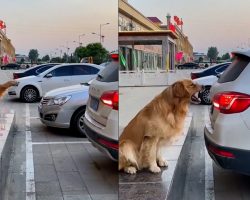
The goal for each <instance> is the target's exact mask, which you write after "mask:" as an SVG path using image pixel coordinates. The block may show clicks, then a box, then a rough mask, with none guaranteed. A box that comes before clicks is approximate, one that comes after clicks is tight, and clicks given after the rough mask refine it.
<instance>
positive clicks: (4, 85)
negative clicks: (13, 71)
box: [0, 81, 17, 97]
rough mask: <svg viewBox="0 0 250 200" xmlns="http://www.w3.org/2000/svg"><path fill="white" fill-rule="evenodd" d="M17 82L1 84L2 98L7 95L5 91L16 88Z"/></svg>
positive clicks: (0, 92) (0, 94)
mask: <svg viewBox="0 0 250 200" xmlns="http://www.w3.org/2000/svg"><path fill="white" fill-rule="evenodd" d="M16 85H17V82H16V81H7V82H5V83H4V84H0V97H2V96H3V95H4V93H5V91H6V90H7V89H8V88H10V87H12V86H16Z"/></svg>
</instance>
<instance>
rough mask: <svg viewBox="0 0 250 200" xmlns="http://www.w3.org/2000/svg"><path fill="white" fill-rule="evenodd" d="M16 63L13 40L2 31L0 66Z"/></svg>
mask: <svg viewBox="0 0 250 200" xmlns="http://www.w3.org/2000/svg"><path fill="white" fill-rule="evenodd" d="M15 61H16V60H15V48H14V46H13V45H12V43H11V40H10V39H9V38H8V37H7V36H6V34H5V33H4V32H3V31H2V30H0V65H1V64H7V63H12V62H15Z"/></svg>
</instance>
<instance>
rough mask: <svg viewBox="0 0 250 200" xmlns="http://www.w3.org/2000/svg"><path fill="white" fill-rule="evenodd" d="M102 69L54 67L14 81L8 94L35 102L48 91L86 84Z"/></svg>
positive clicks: (89, 65) (78, 64)
mask: <svg viewBox="0 0 250 200" xmlns="http://www.w3.org/2000/svg"><path fill="white" fill-rule="evenodd" d="M102 69H103V67H102V66H99V65H95V64H89V63H74V64H73V63H72V64H62V65H56V66H54V67H52V68H50V69H48V70H46V71H44V72H42V73H40V74H39V75H37V76H27V77H23V78H19V79H16V81H17V83H18V85H17V86H16V87H11V88H10V89H9V91H8V93H9V95H11V96H14V97H17V98H20V99H21V100H23V101H24V102H28V103H31V102H35V101H37V100H38V99H39V98H41V97H43V96H44V94H45V93H47V92H49V91H50V90H53V89H57V88H61V87H66V86H70V85H76V84H79V83H85V82H88V81H90V80H92V79H93V78H95V77H96V76H97V73H98V72H99V71H100V70H102Z"/></svg>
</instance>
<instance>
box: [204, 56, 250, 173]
mask: <svg viewBox="0 0 250 200" xmlns="http://www.w3.org/2000/svg"><path fill="white" fill-rule="evenodd" d="M233 55H234V61H233V62H232V64H231V65H230V66H229V67H228V68H227V69H226V70H225V71H224V73H223V74H222V75H221V77H220V78H219V79H218V81H217V82H216V83H215V84H214V85H213V86H212V88H211V97H212V102H213V104H212V107H211V110H210V122H209V123H207V124H206V126H205V129H204V136H205V143H206V147H207V150H208V152H209V154H210V156H211V158H212V159H213V160H214V161H215V163H216V164H217V165H219V166H220V167H222V168H224V169H228V170H232V171H235V172H239V173H243V174H248V175H250V145H249V144H250V143H249V141H250V108H249V106H250V87H249V83H250V80H249V77H250V51H245V52H234V53H233Z"/></svg>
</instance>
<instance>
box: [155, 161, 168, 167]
mask: <svg viewBox="0 0 250 200" xmlns="http://www.w3.org/2000/svg"><path fill="white" fill-rule="evenodd" d="M157 163H158V165H159V166H160V167H167V166H168V162H167V161H166V160H164V159H159V160H158V162H157Z"/></svg>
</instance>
